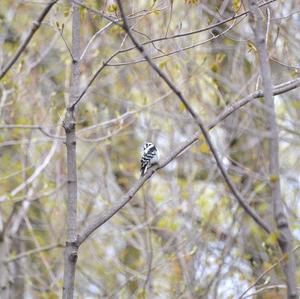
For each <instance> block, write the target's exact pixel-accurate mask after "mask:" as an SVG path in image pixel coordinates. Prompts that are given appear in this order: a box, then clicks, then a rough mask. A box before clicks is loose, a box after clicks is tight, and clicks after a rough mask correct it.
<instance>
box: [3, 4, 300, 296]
mask: <svg viewBox="0 0 300 299" xmlns="http://www.w3.org/2000/svg"><path fill="white" fill-rule="evenodd" d="M296 2H297V1H287V2H282V1H275V2H274V3H273V4H271V5H268V6H267V7H268V8H269V14H268V13H267V12H266V8H265V7H262V8H261V13H262V14H263V15H264V21H265V24H266V26H267V29H268V51H269V54H270V58H271V67H272V72H273V73H272V74H273V83H274V84H279V83H282V82H285V81H288V80H291V79H293V78H296V77H297V76H299V74H298V73H299V68H298V67H297V65H298V64H299V63H298V62H299V58H300V57H299V55H300V54H299V51H298V49H299V46H298V45H299V39H300V36H299V25H300V19H299V9H298V11H297V8H299V7H298V4H297V3H296ZM45 3H47V1H27V0H20V1H9V0H1V8H0V23H1V25H0V44H1V47H0V63H1V66H2V67H3V66H4V65H5V64H6V63H7V61H8V60H9V58H10V57H11V56H12V55H13V54H14V53H15V52H16V50H17V48H18V47H19V45H20V43H21V42H22V41H23V40H24V38H25V36H26V33H27V32H28V30H29V28H30V26H31V24H32V22H33V21H34V20H35V19H36V18H37V16H38V15H39V14H40V11H41V10H42V9H43V8H44V7H45ZM84 4H85V5H86V6H88V7H91V8H93V9H96V10H101V11H102V12H103V13H105V14H107V15H110V16H112V17H118V16H119V12H118V8H117V6H116V4H115V3H114V1H92V0H88V1H84ZM124 5H125V6H126V11H127V13H128V15H129V20H130V25H131V26H132V30H133V32H134V34H135V36H136V37H137V38H138V39H139V41H140V42H147V41H149V40H151V39H155V38H160V37H166V36H173V35H176V34H179V33H186V32H190V31H194V30H198V29H201V28H206V27H208V26H209V25H212V24H215V23H217V22H219V21H222V20H224V19H226V18H228V17H231V16H232V15H233V14H234V13H242V12H243V11H245V7H244V6H243V3H242V2H241V1H228V0H227V1H226V0H225V1H219V0H205V1H184V0H175V1H173V0H156V1H142V0H141V1H130V0H128V1H125V2H124ZM71 16H72V8H71V6H70V4H69V2H68V1H59V2H58V3H57V4H56V5H55V6H54V7H53V8H52V10H51V11H50V13H49V14H48V16H47V17H46V18H45V19H44V21H43V23H42V26H41V28H40V29H39V30H38V32H37V33H36V34H35V36H34V37H33V39H32V41H31V42H30V44H29V46H28V47H27V49H26V50H25V52H24V53H23V54H22V55H21V57H20V59H19V60H18V61H17V63H16V64H15V65H14V67H13V68H12V69H11V70H10V71H9V72H8V73H7V75H6V76H5V78H4V79H3V80H2V81H1V82H0V90H1V91H0V92H1V99H0V101H1V102H0V128H1V135H0V165H1V167H0V169H1V174H0V192H1V194H0V196H1V204H0V213H1V226H0V228H1V229H0V230H1V231H4V230H3V228H6V230H5V235H4V234H1V242H0V243H3V244H2V245H5V244H6V245H7V246H6V247H5V248H6V249H5V250H4V249H3V248H4V247H1V246H2V245H0V251H1V250H4V251H3V252H4V253H5V261H6V263H5V265H6V267H7V272H8V273H7V277H9V279H8V280H9V285H8V287H9V289H10V293H11V294H12V297H11V298H59V297H60V296H61V288H62V275H63V268H62V266H63V248H62V244H63V243H64V236H65V230H64V229H65V223H64V222H65V208H66V206H65V199H66V154H65V147H64V131H63V129H62V119H63V116H64V111H65V107H66V102H67V100H68V94H69V80H70V67H71V61H72V57H71V55H70V52H69V50H68V47H69V48H70V44H71V34H72V32H71ZM81 21H82V27H81V49H82V53H84V56H83V57H82V60H81V86H80V88H81V90H83V89H84V88H85V86H86V85H87V84H88V82H89V81H90V79H91V78H92V76H93V74H95V72H96V71H97V70H98V69H99V68H100V67H101V66H102V64H103V63H104V62H105V61H107V59H109V58H110V57H111V55H113V54H114V53H115V52H116V51H120V50H123V49H128V48H131V46H132V44H131V43H130V40H129V38H128V37H127V36H126V35H125V34H124V32H123V31H122V30H121V29H120V28H119V27H117V26H114V25H112V24H110V25H109V22H108V21H107V20H105V19H103V18H102V17H100V16H99V15H97V14H95V13H93V12H92V11H90V10H88V9H86V8H84V7H82V8H81ZM92 38H93V40H92V41H91V39H92ZM89 42H90V44H89ZM88 44H89V46H88V47H87V45H88ZM67 46H68V47H67ZM145 47H146V50H147V52H148V53H149V55H150V56H151V57H153V58H154V61H155V62H156V63H157V64H158V65H159V67H160V68H161V69H162V70H163V71H164V72H165V73H166V74H167V75H168V76H169V78H171V79H172V81H173V82H174V83H175V84H176V86H177V87H178V88H179V89H180V90H181V91H182V93H183V94H184V95H185V97H186V98H187V99H188V100H189V102H190V104H192V106H193V107H194V109H195V110H196V111H197V112H198V113H199V115H200V116H201V117H202V119H203V120H204V122H205V123H207V124H208V123H209V122H211V121H213V120H214V119H215V118H216V117H217V115H218V114H219V113H220V112H221V111H222V110H223V109H224V108H225V107H226V106H228V105H230V104H231V103H234V102H236V101H237V100H239V99H241V98H242V97H244V96H246V95H248V94H249V93H251V92H253V91H255V90H256V88H257V87H260V85H261V80H260V78H259V76H258V74H259V65H258V59H257V51H256V48H255V46H254V41H253V36H252V33H251V29H250V27H249V24H248V17H247V16H244V17H241V18H238V19H236V20H234V21H230V22H227V23H226V24H223V25H220V26H216V27H215V28H213V29H212V30H206V31H204V32H201V33H197V34H190V35H185V36H182V37H179V38H169V39H163V40H162V41H156V42H151V43H148V44H147V45H146V46H145ZM275 103H276V112H277V121H278V125H279V128H280V132H279V134H280V169H281V183H282V184H281V185H282V200H283V202H284V204H285V207H286V211H287V213H288V217H289V221H290V224H291V227H292V231H293V235H294V237H295V240H296V241H297V242H298V241H299V240H300V234H299V230H300V222H299V198H300V194H299V189H300V182H299V171H300V150H299V144H300V140H299V119H300V100H299V90H294V91H291V92H288V93H285V94H282V95H280V96H276V98H275ZM265 110H266V109H265V106H264V102H263V100H262V99H260V100H255V101H253V102H252V103H250V104H248V105H247V106H245V107H243V108H242V109H240V110H239V111H238V112H236V113H234V114H232V115H231V116H230V117H229V118H227V119H226V120H224V121H223V122H222V123H220V124H219V125H218V126H217V127H216V128H215V129H213V130H212V132H211V134H212V136H213V140H214V143H215V145H216V146H217V148H218V151H219V153H220V154H221V155H222V159H223V162H224V163H225V165H226V168H227V171H228V172H229V174H230V175H231V177H232V179H233V181H234V182H235V184H236V186H237V187H238V189H239V190H240V192H241V193H242V194H243V196H244V198H246V199H247V201H248V202H249V203H250V204H251V206H253V207H254V208H255V209H256V210H257V211H258V212H259V214H260V215H261V216H262V217H263V218H264V219H266V220H267V221H269V222H271V221H272V209H271V203H270V193H269V188H268V177H267V176H266V173H267V163H268V152H267V150H266V142H265V138H266V137H267V136H268V128H267V126H266V121H265ZM196 131H197V126H196V125H195V124H194V123H193V121H192V119H191V118H190V116H189V115H188V114H187V112H186V111H185V109H184V107H183V106H182V105H181V104H180V103H179V102H178V101H177V99H176V97H175V96H174V95H173V94H172V93H170V91H169V90H168V88H167V86H166V85H165V84H164V83H163V82H162V81H161V80H160V79H159V78H158V76H157V75H156V74H155V73H153V71H152V70H151V69H150V68H149V66H148V65H147V63H145V62H144V61H143V58H142V57H141V55H140V54H139V53H138V51H136V50H134V49H133V50H130V51H123V52H120V53H119V54H118V55H116V56H115V57H114V58H113V59H112V60H111V61H110V62H109V63H108V65H107V66H106V67H105V68H104V70H103V71H102V72H101V73H100V74H99V76H98V77H97V78H96V80H95V81H94V83H93V84H92V85H91V87H90V88H89V89H88V91H87V93H86V95H85V97H84V98H83V100H82V101H81V102H80V104H79V106H78V110H77V136H78V142H77V162H78V171H79V172H78V186H79V188H78V192H79V201H78V217H79V219H78V228H79V230H80V229H81V228H83V227H84V226H85V225H86V224H87V223H88V222H89V221H90V220H91V219H92V218H93V215H94V214H96V213H99V212H101V211H103V210H105V209H107V208H108V207H111V206H113V205H114V204H115V203H117V202H118V201H119V200H120V197H121V196H122V194H124V193H126V191H127V190H128V189H129V188H130V186H131V185H132V184H133V183H134V182H135V181H136V179H137V178H138V177H139V159H140V150H141V146H142V144H143V143H144V142H145V141H151V142H154V143H156V145H157V146H158V147H159V149H160V151H161V155H162V157H165V156H167V155H169V154H170V152H171V151H172V150H173V149H174V148H175V147H176V146H178V144H180V143H181V142H183V141H185V140H186V139H188V137H190V136H191V135H192V134H193V133H195V132H196ZM297 199H298V200H297ZM41 248H42V249H43V248H45V250H38V252H34V250H35V249H41ZM32 250H33V251H32ZM24 252H26V253H27V254H26V256H25V257H23V258H20V259H16V258H18V257H19V255H20V254H22V253H24ZM2 256H3V255H2ZM296 256H297V263H299V253H297V252H296ZM280 257H281V253H280V250H279V249H278V246H277V236H276V234H273V235H270V236H267V235H266V234H265V233H264V232H262V231H261V230H260V229H259V228H258V227H257V226H256V224H254V223H253V221H252V220H251V219H249V218H248V216H245V213H244V211H243V210H242V209H240V208H239V207H238V205H237V203H236V202H235V200H234V199H233V197H232V196H231V194H230V192H229V190H228V189H227V187H226V186H225V185H224V181H223V179H222V178H221V177H220V173H219V171H218V169H217V167H216V165H215V162H214V160H213V158H212V157H211V154H210V152H209V149H208V147H207V146H206V144H205V143H204V141H203V139H202V138H200V140H199V142H197V143H195V144H194V145H192V146H191V147H190V148H189V149H188V150H187V151H185V152H184V153H183V154H181V155H180V156H179V157H177V158H176V159H175V160H174V161H173V162H171V163H170V164H169V165H168V166H167V167H165V168H164V169H161V170H160V171H159V172H158V173H157V174H155V176H154V177H153V178H152V179H151V180H150V181H149V182H148V183H147V184H146V185H144V187H143V189H142V190H140V192H138V194H137V195H136V196H135V197H134V199H133V200H132V201H131V203H130V204H129V205H127V206H126V207H125V208H124V209H122V210H121V211H120V212H119V213H118V214H117V215H116V216H114V217H113V218H112V219H111V220H110V221H109V222H108V223H106V224H105V225H104V226H103V227H101V229H99V230H97V231H96V232H95V233H94V234H93V236H92V237H91V238H90V239H88V240H87V241H86V242H85V243H84V244H83V246H82V247H81V248H80V251H79V261H78V270H77V273H76V298H237V297H238V296H239V295H240V294H241V292H242V291H243V290H245V289H246V288H247V287H248V286H250V284H251V283H253V282H254V281H255V279H256V278H257V277H258V275H259V274H261V273H262V272H263V271H264V270H266V269H267V268H268V267H269V266H270V265H272V264H274V263H276V262H277V261H278V259H279V258H280ZM298 269H299V268H298ZM299 275H300V272H299V271H298V276H299ZM299 279H300V277H299ZM283 283H284V280H283V275H282V272H281V268H280V267H275V268H274V270H273V271H270V272H269V273H268V274H267V275H266V276H265V277H264V278H263V279H262V280H261V281H259V283H258V284H259V285H260V286H267V285H274V284H275V285H282V284H283ZM257 290H259V288H257ZM252 291H253V290H252ZM283 294H285V291H284V290H282V289H280V288H270V289H268V290H267V291H264V292H261V293H259V295H257V297H253V298H284V295H283ZM270 296H271V297H270Z"/></svg>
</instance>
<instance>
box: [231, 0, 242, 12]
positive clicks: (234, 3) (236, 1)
mask: <svg viewBox="0 0 300 299" xmlns="http://www.w3.org/2000/svg"><path fill="white" fill-rule="evenodd" d="M232 7H233V10H234V12H235V13H237V12H238V11H239V9H240V7H241V1H240V0H232Z"/></svg>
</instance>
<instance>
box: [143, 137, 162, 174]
mask: <svg viewBox="0 0 300 299" xmlns="http://www.w3.org/2000/svg"><path fill="white" fill-rule="evenodd" d="M158 161H159V151H158V149H157V147H156V146H155V145H154V144H153V143H151V142H146V143H145V144H144V145H143V150H142V158H141V176H144V175H145V174H146V172H147V170H148V168H150V167H151V166H153V165H155V164H157V163H158Z"/></svg>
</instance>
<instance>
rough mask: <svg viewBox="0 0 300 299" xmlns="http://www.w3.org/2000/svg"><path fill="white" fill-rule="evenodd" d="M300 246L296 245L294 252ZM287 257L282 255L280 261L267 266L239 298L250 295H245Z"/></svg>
mask: <svg viewBox="0 0 300 299" xmlns="http://www.w3.org/2000/svg"><path fill="white" fill-rule="evenodd" d="M299 248H300V245H298V246H296V247H295V248H294V249H293V250H292V252H295V251H296V250H298V249H299ZM286 259H287V256H286V255H285V254H284V255H282V257H281V258H280V259H279V260H278V262H276V263H275V264H273V265H272V266H270V267H269V268H267V269H266V270H265V271H263V272H262V273H261V274H260V275H259V276H258V277H257V278H256V279H255V281H254V282H253V283H252V284H251V285H250V286H249V287H248V288H247V289H246V290H245V291H244V292H243V294H242V295H241V296H240V297H239V299H242V298H246V297H248V296H245V295H246V294H247V293H248V292H249V291H250V290H251V289H252V288H253V287H254V286H255V285H256V284H257V283H258V282H259V281H260V280H261V279H262V278H263V277H264V276H265V275H266V274H268V273H269V272H270V271H272V269H274V268H275V267H276V266H278V265H279V264H281V263H282V262H283V261H284V260H286Z"/></svg>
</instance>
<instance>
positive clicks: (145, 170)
mask: <svg viewBox="0 0 300 299" xmlns="http://www.w3.org/2000/svg"><path fill="white" fill-rule="evenodd" d="M146 172H147V165H145V166H144V167H141V176H144V175H145V174H146Z"/></svg>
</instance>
